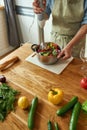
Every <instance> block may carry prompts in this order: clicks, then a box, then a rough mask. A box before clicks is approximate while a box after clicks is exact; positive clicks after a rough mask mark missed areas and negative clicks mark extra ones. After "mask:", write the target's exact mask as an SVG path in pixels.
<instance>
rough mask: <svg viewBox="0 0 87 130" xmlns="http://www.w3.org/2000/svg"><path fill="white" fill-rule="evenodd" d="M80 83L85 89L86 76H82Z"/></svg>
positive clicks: (86, 83) (86, 86) (86, 87)
mask: <svg viewBox="0 0 87 130" xmlns="http://www.w3.org/2000/svg"><path fill="white" fill-rule="evenodd" d="M80 85H81V87H82V88H85V89H87V78H82V79H81V82H80Z"/></svg>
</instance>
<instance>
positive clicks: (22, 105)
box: [18, 96, 29, 109]
mask: <svg viewBox="0 0 87 130" xmlns="http://www.w3.org/2000/svg"><path fill="white" fill-rule="evenodd" d="M18 106H19V107H20V108H21V109H27V108H28V106H29V101H28V99H27V97H26V96H21V97H20V98H19V99H18Z"/></svg>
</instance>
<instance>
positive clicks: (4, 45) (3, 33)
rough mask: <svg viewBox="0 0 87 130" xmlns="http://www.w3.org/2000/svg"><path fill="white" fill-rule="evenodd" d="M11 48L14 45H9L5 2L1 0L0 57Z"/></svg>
mask: <svg viewBox="0 0 87 130" xmlns="http://www.w3.org/2000/svg"><path fill="white" fill-rule="evenodd" d="M11 50H13V47H11V46H9V41H8V34H7V23H6V15H5V8H4V3H3V0H0V57H1V56H3V55H4V54H6V53H8V52H9V51H11Z"/></svg>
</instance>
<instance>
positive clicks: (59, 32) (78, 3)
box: [33, 0, 87, 59]
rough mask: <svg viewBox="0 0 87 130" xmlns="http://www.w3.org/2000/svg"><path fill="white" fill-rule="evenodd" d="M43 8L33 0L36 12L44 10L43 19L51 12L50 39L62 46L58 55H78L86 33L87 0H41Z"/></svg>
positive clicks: (65, 56) (36, 0)
mask: <svg viewBox="0 0 87 130" xmlns="http://www.w3.org/2000/svg"><path fill="white" fill-rule="evenodd" d="M43 5H44V8H40V5H39V1H38V0H34V2H33V9H34V12H35V13H36V14H39V13H41V12H42V11H45V14H44V19H48V18H49V16H50V14H52V33H51V40H52V41H53V42H55V43H57V44H59V45H60V47H61V48H62V51H61V53H60V54H59V55H58V57H61V56H63V59H67V58H69V57H71V55H73V56H74V57H79V53H80V49H81V47H82V46H84V43H85V35H86V33H87V0H43Z"/></svg>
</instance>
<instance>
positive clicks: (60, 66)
mask: <svg viewBox="0 0 87 130" xmlns="http://www.w3.org/2000/svg"><path fill="white" fill-rule="evenodd" d="M25 60H26V61H28V62H30V63H33V64H35V65H37V66H39V67H42V68H44V69H46V70H48V71H51V72H53V73H56V74H60V73H61V72H62V71H63V70H64V69H65V68H66V67H67V66H68V64H69V63H70V62H71V61H72V60H73V57H71V58H69V59H67V60H62V59H60V60H58V62H56V63H55V64H52V65H44V64H42V63H41V62H40V61H39V60H38V58H37V55H36V54H35V53H33V54H31V55H30V56H28V57H27V58H26V59H25Z"/></svg>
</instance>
